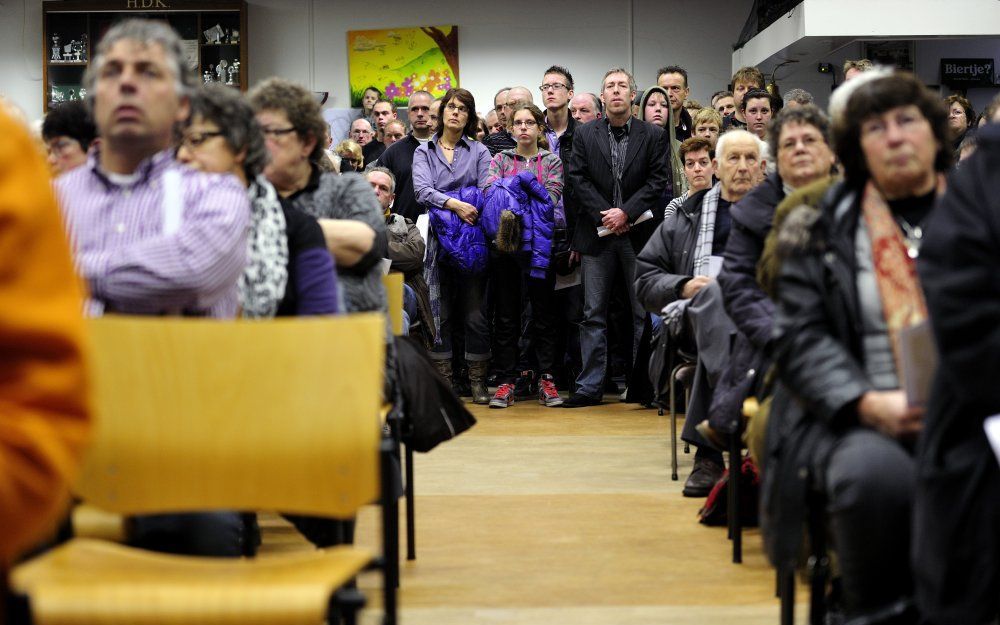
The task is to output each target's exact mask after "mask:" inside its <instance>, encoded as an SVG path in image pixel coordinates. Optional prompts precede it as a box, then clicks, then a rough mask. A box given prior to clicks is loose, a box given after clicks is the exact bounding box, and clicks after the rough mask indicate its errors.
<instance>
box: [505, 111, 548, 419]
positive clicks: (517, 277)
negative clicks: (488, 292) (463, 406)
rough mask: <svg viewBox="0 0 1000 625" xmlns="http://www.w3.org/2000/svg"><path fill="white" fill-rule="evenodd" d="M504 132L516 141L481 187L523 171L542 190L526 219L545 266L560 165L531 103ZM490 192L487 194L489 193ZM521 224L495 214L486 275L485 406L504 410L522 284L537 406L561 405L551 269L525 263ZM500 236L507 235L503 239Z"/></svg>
mask: <svg viewBox="0 0 1000 625" xmlns="http://www.w3.org/2000/svg"><path fill="white" fill-rule="evenodd" d="M510 132H511V135H513V137H514V140H515V141H517V147H516V148H514V149H511V150H504V151H502V152H499V153H498V154H497V155H496V156H494V157H493V160H492V162H491V163H490V173H489V177H488V178H487V184H488V185H489V186H491V187H492V186H494V185H496V184H497V183H499V182H500V181H502V180H504V179H509V178H512V177H516V176H519V175H521V173H522V172H528V173H529V174H530V175H531V176H532V181H537V182H538V184H539V185H541V186H542V189H538V190H539V191H541V192H542V193H543V194H545V195H547V196H548V197H547V199H548V200H549V204H548V205H547V206H546V207H545V208H546V210H545V211H544V214H541V215H529V217H530V219H531V223H532V234H533V235H535V233H538V232H540V230H542V229H547V230H548V235H549V236H548V239H547V243H548V247H547V249H545V250H539V251H541V252H543V253H544V252H547V253H546V254H545V256H546V258H545V259H544V260H545V261H546V265H547V264H548V263H547V261H548V259H549V258H550V257H551V253H552V235H553V225H554V212H555V206H556V204H558V203H559V200H560V199H561V198H562V190H563V163H562V160H560V159H559V156H558V155H556V154H553V153H552V152H549V151H548V149H547V148H548V147H549V144H548V141H547V140H546V138H545V116H544V115H543V114H542V111H541V110H539V108H538V107H536V106H535V105H534V104H527V103H523V104H518V105H516V106H515V107H514V110H513V111H512V113H511V120H510ZM532 184H534V182H532ZM536 189H537V187H536ZM490 191H491V192H493V191H494V189H491V190H490ZM537 218H541V219H540V220H539V221H540V222H541V223H535V221H536V219H537ZM526 226H527V225H526V223H524V217H519V216H517V215H514V214H513V212H511V211H509V210H505V211H503V213H502V214H501V217H500V225H499V229H498V231H497V237H496V247H497V255H496V257H495V259H496V260H495V262H494V263H493V267H492V271H491V280H492V281H493V287H492V288H493V292H494V293H496V294H497V297H496V301H495V303H494V305H495V308H496V312H495V315H496V323H495V327H494V332H495V336H494V343H495V345H496V354H495V355H494V363H493V364H494V366H495V368H496V369H497V371H498V376H497V382H498V385H499V386H498V388H497V391H496V393H495V394H494V395H493V399H491V400H490V408H507V407H508V406H512V405H513V404H514V384H515V382H516V380H517V376H518V373H519V369H518V368H517V363H518V349H517V346H518V339H519V338H520V335H521V327H522V324H521V310H522V305H521V304H522V298H521V293H522V285H523V288H524V290H525V291H526V294H527V297H528V300H529V301H530V302H531V315H532V324H531V330H532V335H531V344H532V346H533V347H534V352H535V354H534V355H535V360H536V361H537V363H538V373H539V377H538V402H539V403H540V404H542V405H543V406H546V407H550V408H551V407H555V406H560V405H562V403H563V400H562V399H561V398H560V397H559V391H558V389H557V388H556V384H555V379H554V378H553V375H552V374H553V371H554V369H555V349H556V329H555V324H556V311H555V282H556V277H555V270H554V268H553V267H551V266H547V267H546V268H545V269H544V270H538V269H537V264H538V263H537V262H536V261H537V260H538V259H537V258H534V257H532V258H531V259H530V261H531V262H530V263H529V262H525V261H527V260H529V259H527V258H525V255H524V254H523V253H522V246H521V241H522V237H521V230H522V229H523V228H525V227H526ZM505 232H510V233H511V234H510V235H508V236H505ZM543 238H545V237H544V235H542V236H532V237H531V239H532V252H531V254H532V256H534V253H535V250H538V248H539V247H541V246H542V245H544V244H545V242H543V241H541V240H540V239H543ZM529 265H531V266H529ZM530 383H533V381H529V385H530Z"/></svg>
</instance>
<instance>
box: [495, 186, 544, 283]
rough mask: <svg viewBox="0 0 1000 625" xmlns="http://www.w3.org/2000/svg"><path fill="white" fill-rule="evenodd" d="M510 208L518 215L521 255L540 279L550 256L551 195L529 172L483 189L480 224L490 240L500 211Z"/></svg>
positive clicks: (497, 225)
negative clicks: (483, 201)
mask: <svg viewBox="0 0 1000 625" xmlns="http://www.w3.org/2000/svg"><path fill="white" fill-rule="evenodd" d="M505 210H509V211H511V212H512V213H514V214H515V215H517V216H518V217H520V218H521V254H523V255H526V256H527V257H528V262H529V270H530V273H529V275H530V276H531V277H532V278H538V279H542V278H544V277H545V274H546V271H547V270H548V268H549V260H550V259H551V257H552V233H553V206H552V198H551V197H550V196H549V192H548V191H547V190H546V189H545V187H544V186H543V185H542V183H540V182H538V179H537V178H536V177H535V175H534V174H533V173H532V172H530V171H522V172H520V173H518V174H517V175H514V176H510V177H507V178H501V179H499V180H497V181H496V182H494V183H493V184H492V185H491V186H490V188H489V190H488V191H487V192H486V201H485V203H484V204H483V208H482V210H481V211H480V219H479V223H480V225H481V226H482V228H483V230H484V231H485V233H486V238H487V239H489V240H490V241H492V240H493V239H494V238H495V237H496V235H497V228H498V227H499V224H500V214H501V213H502V212H503V211H505Z"/></svg>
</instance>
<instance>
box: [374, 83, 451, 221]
mask: <svg viewBox="0 0 1000 625" xmlns="http://www.w3.org/2000/svg"><path fill="white" fill-rule="evenodd" d="M435 105H436V106H435ZM440 106H441V103H440V101H438V102H435V101H434V97H433V96H432V95H431V94H430V93H428V92H426V91H414V92H413V95H411V96H410V99H409V101H408V102H407V107H406V108H407V112H408V115H409V118H410V134H408V135H406V136H405V137H403V138H402V139H400V140H399V141H397V142H395V143H393V144H392V145H390V146H389V147H387V148H386V149H385V152H383V153H382V155H381V156H379V157H378V160H376V161H372V163H371V164H370V165H368V168H370V169H373V168H375V167H384V168H386V169H388V170H389V171H391V172H392V175H393V176H394V177H395V179H396V181H395V194H396V198H395V202H394V204H393V212H395V213H398V214H400V215H402V216H403V217H405V218H407V219H412V220H414V221H415V220H416V219H417V217H418V216H420V215H421V214H422V213H424V212H425V211H424V209H423V207H422V206H420V204H418V203H417V198H416V197H415V196H414V195H413V153H414V152H416V151H417V147H418V146H419V145H420V144H421V143H426V142H427V141H428V140H430V138H431V135H432V134H433V133H434V124H432V123H431V113H432V110H431V109H432V107H433V108H438V107H440Z"/></svg>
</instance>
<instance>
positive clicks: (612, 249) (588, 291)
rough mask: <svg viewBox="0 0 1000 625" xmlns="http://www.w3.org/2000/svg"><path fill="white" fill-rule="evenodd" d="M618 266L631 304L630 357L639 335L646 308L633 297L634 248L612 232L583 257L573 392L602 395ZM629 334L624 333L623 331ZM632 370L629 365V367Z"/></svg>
mask: <svg viewBox="0 0 1000 625" xmlns="http://www.w3.org/2000/svg"><path fill="white" fill-rule="evenodd" d="M619 267H620V268H621V273H622V275H623V277H624V279H625V290H626V292H627V293H628V299H629V302H630V303H631V307H632V315H631V317H632V360H633V361H634V360H635V354H636V351H637V349H638V347H639V340H640V339H641V338H642V327H643V323H644V322H645V319H646V311H645V310H643V308H642V304H640V303H639V300H638V299H637V298H636V296H635V250H633V249H632V243H631V242H630V241H629V239H628V237H621V236H615V235H611V240H610V241H608V243H607V246H606V247H605V248H604V250H603V251H602V252H600V253H599V254H596V255H584V256H583V259H582V276H581V277H582V280H583V323H582V324H581V325H580V352H581V356H582V361H583V363H582V364H583V369H582V370H581V371H580V375H579V377H577V379H576V392H577V393H582V394H584V395H587V396H588V397H592V398H595V399H598V398H600V397H601V396H602V395H603V394H604V372H605V370H606V368H607V362H608V338H607V330H608V302H609V301H610V300H611V288H612V286H613V284H614V280H615V275H616V273H617V272H618V270H619ZM623 334H625V336H628V334H627V333H624V332H623ZM630 369H631V367H630Z"/></svg>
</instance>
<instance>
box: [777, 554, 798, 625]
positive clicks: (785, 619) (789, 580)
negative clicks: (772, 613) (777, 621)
mask: <svg viewBox="0 0 1000 625" xmlns="http://www.w3.org/2000/svg"><path fill="white" fill-rule="evenodd" d="M778 586H779V587H780V588H781V625H795V567H792V566H787V565H786V566H782V567H779V568H778Z"/></svg>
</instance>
